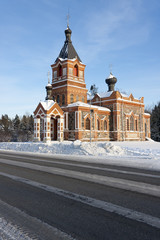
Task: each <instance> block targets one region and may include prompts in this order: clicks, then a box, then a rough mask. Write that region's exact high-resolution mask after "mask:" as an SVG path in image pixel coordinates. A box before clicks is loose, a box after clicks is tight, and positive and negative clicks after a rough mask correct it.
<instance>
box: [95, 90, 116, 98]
mask: <svg viewBox="0 0 160 240" xmlns="http://www.w3.org/2000/svg"><path fill="white" fill-rule="evenodd" d="M112 93H113V91H109V92H101V93H97V95H98V96H99V97H100V98H105V97H110V96H111V94H112Z"/></svg>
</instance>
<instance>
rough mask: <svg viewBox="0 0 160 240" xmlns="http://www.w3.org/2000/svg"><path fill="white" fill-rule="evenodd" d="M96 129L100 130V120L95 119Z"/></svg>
mask: <svg viewBox="0 0 160 240" xmlns="http://www.w3.org/2000/svg"><path fill="white" fill-rule="evenodd" d="M97 130H100V121H99V120H98V119H97Z"/></svg>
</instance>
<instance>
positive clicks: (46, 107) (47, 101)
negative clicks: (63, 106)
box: [40, 100, 55, 110]
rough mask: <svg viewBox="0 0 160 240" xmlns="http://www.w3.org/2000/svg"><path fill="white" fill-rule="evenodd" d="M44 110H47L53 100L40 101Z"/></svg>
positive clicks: (52, 103)
mask: <svg viewBox="0 0 160 240" xmlns="http://www.w3.org/2000/svg"><path fill="white" fill-rule="evenodd" d="M40 103H41V104H42V106H43V108H44V109H45V110H49V109H50V108H51V107H52V106H53V105H54V104H55V102H54V101H53V100H45V101H44V102H40Z"/></svg>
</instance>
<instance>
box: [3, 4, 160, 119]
mask: <svg viewBox="0 0 160 240" xmlns="http://www.w3.org/2000/svg"><path fill="white" fill-rule="evenodd" d="M68 8H69V12H70V16H71V17H70V28H71V30H72V42H73V45H74V47H75V49H76V50H77V52H78V54H79V56H80V58H81V60H82V62H83V63H84V64H86V71H85V80H86V84H87V88H88V89H89V88H90V86H91V84H96V86H97V87H98V91H99V92H102V91H107V86H106V84H105V78H106V77H108V75H109V71H110V69H109V64H112V65H113V67H112V72H113V74H114V75H115V76H116V77H117V79H118V82H117V84H116V88H117V89H119V90H121V91H126V92H127V93H131V92H132V94H133V96H135V97H137V98H139V97H141V96H143V97H144V101H145V104H146V106H148V105H153V104H156V103H157V102H158V101H160V1H159V0H152V1H150V0H94V1H93V0H81V1H79V0H1V1H0V115H1V114H8V115H9V116H10V117H14V116H15V114H19V115H23V114H25V113H26V112H28V113H30V114H31V113H33V111H34V110H35V107H36V106H37V104H38V103H39V101H40V100H44V98H45V85H46V84H47V72H48V71H49V70H50V72H51V68H50V65H51V64H53V63H54V61H55V59H56V57H57V56H58V54H59V52H60V50H61V48H62V46H63V43H64V40H65V35H64V30H65V29H66V25H67V23H66V15H67V13H68Z"/></svg>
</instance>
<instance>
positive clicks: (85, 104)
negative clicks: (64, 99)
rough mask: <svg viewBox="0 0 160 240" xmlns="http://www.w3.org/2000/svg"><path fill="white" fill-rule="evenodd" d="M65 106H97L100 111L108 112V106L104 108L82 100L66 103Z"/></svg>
mask: <svg viewBox="0 0 160 240" xmlns="http://www.w3.org/2000/svg"><path fill="white" fill-rule="evenodd" d="M67 107H87V108H97V109H98V110H101V111H107V112H110V109H108V108H105V107H100V106H96V105H90V104H88V103H84V102H80V101H78V102H75V103H71V104H68V106H67Z"/></svg>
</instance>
